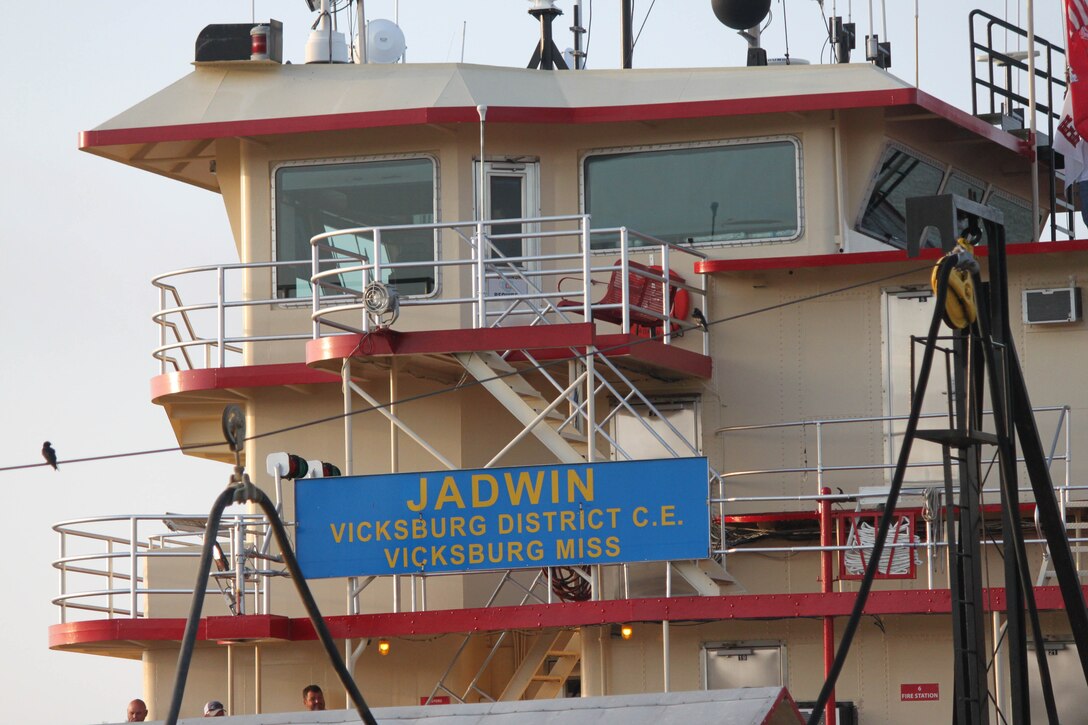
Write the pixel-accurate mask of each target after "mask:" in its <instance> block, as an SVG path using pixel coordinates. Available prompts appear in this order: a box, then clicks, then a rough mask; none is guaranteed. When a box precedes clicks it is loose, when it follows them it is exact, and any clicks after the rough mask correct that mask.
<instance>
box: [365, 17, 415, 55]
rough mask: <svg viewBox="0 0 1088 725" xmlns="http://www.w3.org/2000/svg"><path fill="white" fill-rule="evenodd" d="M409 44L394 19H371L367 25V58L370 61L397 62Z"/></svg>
mask: <svg viewBox="0 0 1088 725" xmlns="http://www.w3.org/2000/svg"><path fill="white" fill-rule="evenodd" d="M406 47H407V46H406V45H405V42H404V32H403V31H402V30H401V29H400V26H398V25H397V24H396V23H394V22H393V21H392V20H371V21H370V22H369V23H367V25H366V59H367V61H368V62H370V63H396V62H397V61H398V60H400V57H401V56H402V55H404V49H405V48H406Z"/></svg>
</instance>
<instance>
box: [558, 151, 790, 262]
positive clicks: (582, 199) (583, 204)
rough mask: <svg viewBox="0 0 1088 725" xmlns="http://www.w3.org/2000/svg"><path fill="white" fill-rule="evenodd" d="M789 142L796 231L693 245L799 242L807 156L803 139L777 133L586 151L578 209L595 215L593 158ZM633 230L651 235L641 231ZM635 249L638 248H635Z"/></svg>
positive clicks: (612, 250)
mask: <svg viewBox="0 0 1088 725" xmlns="http://www.w3.org/2000/svg"><path fill="white" fill-rule="evenodd" d="M783 141H785V142H788V143H790V144H793V148H794V163H795V172H796V185H795V187H794V188H795V194H794V204H795V208H796V209H797V232H796V233H795V234H793V235H791V236H788V237H757V238H754V239H744V240H736V241H717V242H714V241H712V242H695V243H694V244H693V245H692V246H693V247H696V248H698V249H721V248H730V247H745V246H765V245H769V244H789V243H792V242H796V241H797V240H799V239H800V238H801V237H803V236H804V234H805V205H804V197H805V169H804V154H803V153H802V144H801V139H800V138H799V137H797V136H795V135H792V134H777V135H774V136H750V137H744V138H734V139H713V140H706V141H683V142H674V143H662V144H645V145H640V146H610V147H602V148H594V149H589V150H586V151H583V152H582V154H581V156H580V158H579V160H578V207H579V210H580V212H581V213H582V214H590V215H592V212H591V211H589V210H587V209H586V164H587V162H588V161H589V160H590V159H591V158H593V157H594V156H610V155H615V154H636V153H654V152H659V151H673V150H689V149H699V148H721V147H728V146H758V145H763V144H769V143H779V142H783ZM634 231H639V232H643V233H645V234H649V233H650V232H649V231H647V230H642V229H635V230H634ZM618 249H619V247H618V246H617V247H609V248H607V249H594V250H592V252H591V253H592V254H615V253H616V251H617V250H618ZM632 249H635V248H632Z"/></svg>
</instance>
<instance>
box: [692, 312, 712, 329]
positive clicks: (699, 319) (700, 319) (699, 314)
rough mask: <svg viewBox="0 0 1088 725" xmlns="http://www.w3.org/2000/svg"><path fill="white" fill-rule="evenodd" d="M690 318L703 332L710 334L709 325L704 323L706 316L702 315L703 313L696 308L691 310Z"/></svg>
mask: <svg viewBox="0 0 1088 725" xmlns="http://www.w3.org/2000/svg"><path fill="white" fill-rule="evenodd" d="M691 317H692V319H694V320H695V321H696V322H698V323H699V325H700V326H701V327H702V328H703V332H710V323H709V322H707V321H706V316H705V315H703V311H702V310H700V309H699V308H698V307H695V308H693V309H692V310H691Z"/></svg>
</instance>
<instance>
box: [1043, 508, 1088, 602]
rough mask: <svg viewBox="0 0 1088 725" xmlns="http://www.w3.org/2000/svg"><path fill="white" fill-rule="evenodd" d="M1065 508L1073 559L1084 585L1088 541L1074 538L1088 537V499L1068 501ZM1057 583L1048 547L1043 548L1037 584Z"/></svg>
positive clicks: (1066, 525)
mask: <svg viewBox="0 0 1088 725" xmlns="http://www.w3.org/2000/svg"><path fill="white" fill-rule="evenodd" d="M1064 510H1065V530H1066V532H1067V535H1068V536H1069V540H1070V541H1069V549H1070V551H1072V552H1073V561H1074V562H1075V563H1076V565H1077V577H1078V578H1079V579H1080V582H1081V584H1082V585H1084V584H1088V542H1083V541H1080V542H1078V541H1074V539H1084V538H1088V501H1068V502H1066V504H1065V507H1064ZM1036 515H1038V514H1036ZM1057 583H1058V582H1057V576H1056V574H1055V573H1054V570H1053V569H1052V568H1051V563H1050V549H1049V547H1048V548H1046V549H1044V550H1043V560H1042V562H1041V563H1040V565H1039V575H1038V577H1037V578H1036V580H1035V586H1038V587H1044V586H1056V585H1057Z"/></svg>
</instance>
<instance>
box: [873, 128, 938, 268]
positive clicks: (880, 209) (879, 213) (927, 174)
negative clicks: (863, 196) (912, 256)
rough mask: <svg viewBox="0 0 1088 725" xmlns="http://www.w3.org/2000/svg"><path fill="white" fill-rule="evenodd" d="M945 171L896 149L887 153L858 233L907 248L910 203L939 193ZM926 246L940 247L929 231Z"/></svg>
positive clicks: (903, 150)
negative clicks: (919, 197) (917, 198)
mask: <svg viewBox="0 0 1088 725" xmlns="http://www.w3.org/2000/svg"><path fill="white" fill-rule="evenodd" d="M943 182H944V169H943V168H941V167H940V166H938V165H937V164H935V163H931V162H930V161H928V160H925V159H922V158H919V157H918V156H916V155H914V154H912V153H910V152H908V151H906V150H905V149H901V148H898V147H896V146H889V147H888V148H886V149H885V150H884V156H883V157H882V158H881V159H880V168H879V169H878V170H877V174H876V179H875V180H874V182H873V190H872V192H871V193H870V194H869V201H868V203H867V204H866V205H865V211H863V212H862V214H861V222H860V223H859V224H858V230H859V231H862V232H865V233H866V234H869V235H870V236H873V237H876V238H877V239H879V240H880V241H882V242H885V243H886V244H890V245H892V246H893V247H898V248H900V249H906V247H907V199H909V198H911V197H914V196H933V195H935V194H938V193H940V189H941V184H942V183H943ZM923 246H935V247H939V246H941V244H940V239H939V238H938V237H937V234H936V233H935V232H933V231H932V230H930V232H929V237H928V238H927V240H926V243H925V244H924V245H923Z"/></svg>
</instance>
